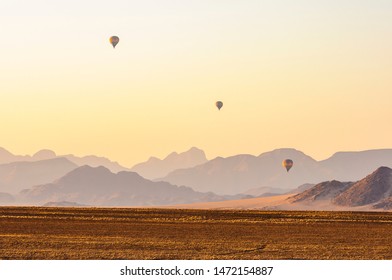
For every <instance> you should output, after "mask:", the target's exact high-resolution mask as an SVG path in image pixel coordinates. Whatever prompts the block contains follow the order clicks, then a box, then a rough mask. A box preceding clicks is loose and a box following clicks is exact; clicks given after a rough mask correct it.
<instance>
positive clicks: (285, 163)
mask: <svg viewBox="0 0 392 280" xmlns="http://www.w3.org/2000/svg"><path fill="white" fill-rule="evenodd" d="M293 164H294V162H293V161H292V160H291V159H285V160H284V161H283V162H282V165H283V167H284V168H286V170H287V172H289V170H290V169H291V167H293Z"/></svg>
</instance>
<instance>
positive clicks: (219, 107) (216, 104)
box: [215, 101, 223, 110]
mask: <svg viewBox="0 0 392 280" xmlns="http://www.w3.org/2000/svg"><path fill="white" fill-rule="evenodd" d="M215 106H216V107H218V109H219V110H220V109H221V108H222V106H223V102H222V101H216V103H215Z"/></svg>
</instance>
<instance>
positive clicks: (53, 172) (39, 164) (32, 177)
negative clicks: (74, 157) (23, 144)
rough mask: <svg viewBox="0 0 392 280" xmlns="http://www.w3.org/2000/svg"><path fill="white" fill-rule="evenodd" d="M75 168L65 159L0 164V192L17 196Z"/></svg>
mask: <svg viewBox="0 0 392 280" xmlns="http://www.w3.org/2000/svg"><path fill="white" fill-rule="evenodd" d="M76 167H78V166H77V165H76V164H74V163H73V162H71V161H69V160H68V159H66V158H52V159H46V160H38V161H20V162H12V163H6V164H1V165H0V191H1V192H6V193H10V194H17V193H18V192H20V191H21V190H23V189H26V188H30V187H31V186H34V185H38V184H44V183H47V182H52V181H54V180H56V179H58V178H59V177H62V176H64V175H65V174H66V173H68V172H69V171H71V170H73V169H75V168H76Z"/></svg>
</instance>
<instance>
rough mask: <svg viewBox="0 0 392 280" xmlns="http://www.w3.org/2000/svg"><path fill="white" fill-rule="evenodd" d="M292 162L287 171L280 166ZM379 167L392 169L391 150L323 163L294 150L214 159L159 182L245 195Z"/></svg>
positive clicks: (343, 177)
mask: <svg viewBox="0 0 392 280" xmlns="http://www.w3.org/2000/svg"><path fill="white" fill-rule="evenodd" d="M286 158H289V159H292V160H293V161H294V166H293V167H292V169H291V170H290V172H286V170H285V169H284V168H283V167H282V161H283V160H284V159H286ZM380 166H389V167H392V149H384V150H372V151H364V152H340V153H336V154H334V155H333V156H332V157H331V158H329V159H327V160H323V161H316V160H314V159H313V158H311V157H309V156H307V155H305V154H304V153H302V152H300V151H297V150H295V149H278V150H274V151H271V152H267V153H263V154H261V155H259V156H252V155H236V156H232V157H228V158H221V157H218V158H215V159H213V160H210V161H208V162H206V163H204V164H202V165H198V166H195V167H193V168H187V169H179V170H175V171H173V172H171V173H169V174H168V175H167V176H165V177H163V178H160V179H159V180H162V181H166V182H169V183H172V184H176V185H185V186H189V187H192V188H193V189H195V190H197V191H212V192H215V193H217V194H237V193H244V192H246V191H248V190H250V189H255V188H259V187H261V186H264V187H270V188H280V189H284V190H291V189H293V188H295V187H297V186H299V185H302V184H305V183H318V182H322V181H328V180H335V179H337V180H343V181H354V180H359V179H361V178H363V177H364V176H366V175H367V174H369V173H370V172H372V171H373V170H375V169H376V168H378V167H380Z"/></svg>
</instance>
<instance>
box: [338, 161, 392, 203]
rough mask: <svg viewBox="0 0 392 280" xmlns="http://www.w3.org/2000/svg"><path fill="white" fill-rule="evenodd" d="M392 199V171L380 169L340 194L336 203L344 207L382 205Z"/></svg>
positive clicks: (386, 168)
mask: <svg viewBox="0 0 392 280" xmlns="http://www.w3.org/2000/svg"><path fill="white" fill-rule="evenodd" d="M391 197H392V169H390V168H388V167H380V168H378V169H377V170H376V171H374V172H373V173H372V174H370V175H368V176H366V177H365V178H364V179H362V180H360V181H358V182H356V183H354V184H353V185H352V186H350V188H348V189H347V190H345V191H344V192H342V193H341V194H339V195H338V196H337V197H336V198H335V200H334V202H335V203H336V204H338V205H342V206H362V205H366V204H372V203H381V202H382V201H383V200H385V199H390V198H391Z"/></svg>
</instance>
